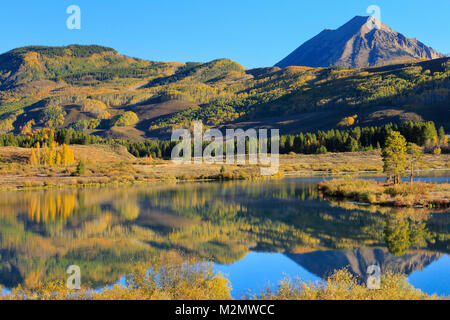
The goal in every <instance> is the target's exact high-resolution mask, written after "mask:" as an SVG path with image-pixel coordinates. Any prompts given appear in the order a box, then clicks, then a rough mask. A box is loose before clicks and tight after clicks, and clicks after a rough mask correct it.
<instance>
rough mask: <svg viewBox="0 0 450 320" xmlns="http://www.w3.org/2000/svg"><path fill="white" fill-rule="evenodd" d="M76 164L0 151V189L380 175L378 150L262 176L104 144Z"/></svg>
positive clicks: (303, 161) (290, 163)
mask: <svg viewBox="0 0 450 320" xmlns="http://www.w3.org/2000/svg"><path fill="white" fill-rule="evenodd" d="M70 147H71V149H73V151H74V154H75V159H76V161H79V160H81V159H82V160H84V161H85V162H86V173H85V174H84V175H82V176H74V175H73V174H74V172H75V170H76V165H71V166H53V167H49V166H31V165H30V164H29V161H28V158H29V156H30V154H31V151H30V149H25V148H17V147H0V191H1V190H20V189H42V188H62V187H86V186H110V185H113V186H114V185H127V184H137V183H149V182H158V181H160V182H165V181H225V180H258V179H274V178H275V179H279V178H288V177H339V176H342V175H348V174H354V175H370V176H380V175H381V174H382V166H383V164H382V161H381V154H380V152H379V151H376V150H375V151H366V152H353V153H327V154H321V155H303V154H289V155H280V159H279V160H280V163H279V172H278V174H277V175H275V176H273V177H267V176H261V175H260V169H261V168H260V167H259V166H257V165H224V166H222V165H219V164H212V165H207V164H191V165H176V164H174V163H172V161H170V160H162V159H154V160H150V161H149V160H148V159H142V158H135V157H134V156H132V155H131V154H129V153H128V152H127V151H126V149H124V148H122V149H123V150H122V149H120V148H117V147H116V148H110V147H108V146H103V145H89V146H80V145H71V146H70ZM425 161H426V163H427V167H425V168H423V169H424V170H428V171H429V172H434V171H438V170H445V169H447V168H448V163H450V155H448V154H443V155H426V156H425Z"/></svg>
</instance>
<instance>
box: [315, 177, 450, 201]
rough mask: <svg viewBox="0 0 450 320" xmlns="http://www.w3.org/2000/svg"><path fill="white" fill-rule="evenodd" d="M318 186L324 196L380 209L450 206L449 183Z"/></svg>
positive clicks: (358, 182)
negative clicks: (382, 207) (379, 207)
mask: <svg viewBox="0 0 450 320" xmlns="http://www.w3.org/2000/svg"><path fill="white" fill-rule="evenodd" d="M317 187H318V189H319V191H320V192H321V193H322V194H323V195H324V196H325V197H329V198H340V199H351V200H355V201H357V202H361V203H367V204H375V205H380V206H391V207H414V208H448V207H450V184H449V183H439V184H437V183H426V182H414V183H409V182H408V183H407V182H404V183H400V184H392V183H386V182H380V181H374V180H360V179H359V180H358V179H352V178H350V177H346V178H342V179H335V180H330V181H323V182H320V183H319V184H318V186H317Z"/></svg>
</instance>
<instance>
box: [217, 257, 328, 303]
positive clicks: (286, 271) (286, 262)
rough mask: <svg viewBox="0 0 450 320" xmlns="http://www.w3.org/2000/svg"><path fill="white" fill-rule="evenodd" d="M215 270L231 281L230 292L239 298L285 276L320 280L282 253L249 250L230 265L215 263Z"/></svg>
mask: <svg viewBox="0 0 450 320" xmlns="http://www.w3.org/2000/svg"><path fill="white" fill-rule="evenodd" d="M214 267H215V270H216V272H220V273H222V274H223V275H225V276H226V277H227V278H228V279H229V280H230V282H231V287H232V291H231V294H232V296H233V297H234V298H241V297H242V296H243V295H245V294H248V293H249V291H251V293H253V294H258V293H259V292H260V291H261V290H263V289H264V288H265V287H267V286H268V285H271V286H274V285H277V284H278V282H279V281H280V280H282V279H283V278H285V277H286V276H287V277H291V278H293V277H300V278H301V279H302V280H303V281H307V282H308V281H320V278H319V277H318V276H316V275H314V274H312V273H310V272H308V271H307V270H305V269H304V268H302V267H301V266H299V265H298V264H297V263H295V262H294V261H292V260H291V259H289V258H288V257H286V256H285V255H284V254H282V253H262V252H250V253H249V254H247V256H245V258H244V259H242V260H240V261H238V262H236V263H233V264H231V265H223V264H216V265H215V266H214Z"/></svg>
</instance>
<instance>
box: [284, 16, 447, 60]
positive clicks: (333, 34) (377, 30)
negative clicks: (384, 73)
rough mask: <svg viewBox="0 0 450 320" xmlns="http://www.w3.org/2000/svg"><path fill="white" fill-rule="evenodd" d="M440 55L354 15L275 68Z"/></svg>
mask: <svg viewBox="0 0 450 320" xmlns="http://www.w3.org/2000/svg"><path fill="white" fill-rule="evenodd" d="M443 56H444V55H442V54H440V53H438V52H437V51H435V50H433V49H432V48H430V47H428V46H426V45H425V44H423V43H422V42H420V41H418V40H417V39H410V38H407V37H406V36H404V35H403V34H401V33H398V32H396V31H394V30H392V29H391V28H389V27H388V26H387V25H385V24H384V23H382V22H380V21H378V20H376V19H375V18H373V17H361V16H356V17H354V18H353V19H351V20H350V21H349V22H347V23H346V24H344V25H343V26H341V27H340V28H338V29H336V30H330V29H325V30H323V31H322V32H321V33H319V34H318V35H317V36H315V37H314V38H312V39H310V40H308V41H307V42H305V43H304V44H302V45H301V46H300V47H298V48H297V49H296V50H295V51H293V52H292V53H291V54H290V55H288V56H287V57H286V58H284V59H283V60H281V61H280V62H278V63H277V64H276V66H277V67H281V68H285V67H288V66H308V67H331V66H344V67H353V68H359V67H369V66H375V65H385V64H391V63H395V62H401V61H405V60H412V59H435V58H440V57H443Z"/></svg>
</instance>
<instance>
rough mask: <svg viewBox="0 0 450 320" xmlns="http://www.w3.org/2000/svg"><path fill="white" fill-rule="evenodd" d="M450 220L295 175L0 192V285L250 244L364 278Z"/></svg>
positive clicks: (101, 278) (442, 247) (229, 261)
mask: <svg viewBox="0 0 450 320" xmlns="http://www.w3.org/2000/svg"><path fill="white" fill-rule="evenodd" d="M449 227H450V219H449V217H448V212H430V211H427V210H424V209H408V210H406V209H403V210H401V209H391V208H377V207H373V206H364V207H362V206H358V205H357V204H353V203H349V202H328V201H325V200H323V199H322V198H321V197H320V195H319V194H318V193H317V189H316V182H315V181H301V180H299V179H295V180H274V181H260V182H255V181H251V182H226V183H185V184H175V183H158V184H156V183H155V184H148V185H141V186H127V187H108V188H87V189H67V190H39V191H15V192H1V193H0V257H1V258H0V285H2V286H5V287H8V288H12V287H16V286H18V285H19V284H20V285H22V286H26V287H34V286H36V285H37V284H38V282H39V281H40V282H45V281H53V280H65V279H66V276H67V275H66V273H65V270H66V268H67V266H69V265H73V264H75V265H79V266H80V267H81V270H82V277H83V281H84V282H85V283H89V284H90V285H92V286H94V287H95V286H103V285H106V284H111V283H114V282H116V281H118V279H120V278H121V277H123V276H124V275H125V274H127V273H129V272H131V271H133V269H134V268H135V267H136V265H138V264H143V265H145V266H148V267H151V266H152V265H154V264H157V263H162V262H161V261H163V260H164V259H161V257H164V256H166V255H170V254H177V255H180V256H185V257H189V258H195V259H197V260H199V261H204V260H207V261H211V262H213V263H215V264H216V265H217V266H220V265H225V266H226V265H228V266H232V265H234V264H238V263H239V261H243V259H244V258H246V257H248V256H249V253H251V252H255V253H257V252H266V253H283V255H284V256H285V257H288V258H289V259H290V260H291V261H294V262H295V263H297V264H298V265H300V266H301V267H302V268H303V269H304V270H306V271H308V272H309V273H310V274H313V275H316V276H318V277H320V278H326V277H327V275H329V274H330V273H331V272H332V271H334V270H335V269H340V268H343V267H347V268H348V269H349V271H351V272H352V273H353V274H354V275H356V276H358V277H359V279H360V281H364V279H365V277H366V274H365V270H366V269H367V266H369V265H371V264H377V265H379V266H380V267H381V269H382V272H386V271H388V270H391V271H394V272H401V273H405V274H410V273H411V272H414V271H417V270H423V269H424V268H426V267H427V265H429V264H430V263H432V262H434V261H437V260H439V259H440V258H441V257H443V256H447V254H448V251H449V239H450V237H449ZM278 260H279V261H284V260H282V259H281V260H280V259H278ZM253 268H257V269H258V270H257V271H259V272H261V274H264V272H265V269H264V268H265V265H264V264H258V265H253ZM280 268H281V267H280ZM219 269H220V268H219ZM255 272H256V271H255ZM234 276H235V275H232V277H234ZM292 276H295V274H293V275H292ZM232 285H233V283H232ZM248 289H255V288H248ZM425 289H426V288H425Z"/></svg>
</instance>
